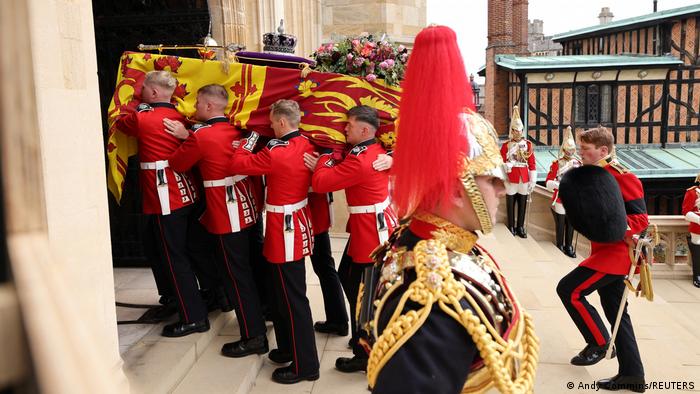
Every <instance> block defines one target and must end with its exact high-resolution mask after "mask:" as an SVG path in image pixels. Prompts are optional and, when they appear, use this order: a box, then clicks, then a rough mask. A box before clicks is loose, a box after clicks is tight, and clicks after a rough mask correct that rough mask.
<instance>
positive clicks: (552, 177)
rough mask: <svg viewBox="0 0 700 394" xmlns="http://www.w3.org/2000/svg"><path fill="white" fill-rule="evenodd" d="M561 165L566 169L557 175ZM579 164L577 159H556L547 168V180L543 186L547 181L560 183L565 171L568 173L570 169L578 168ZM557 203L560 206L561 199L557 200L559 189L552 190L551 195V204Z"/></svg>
mask: <svg viewBox="0 0 700 394" xmlns="http://www.w3.org/2000/svg"><path fill="white" fill-rule="evenodd" d="M560 162H561V163H562V164H563V165H564V166H566V165H568V168H566V170H565V171H564V172H562V173H561V174H559V163H560ZM580 166H581V162H580V161H579V160H578V159H575V158H571V159H569V160H564V159H557V160H554V161H552V165H551V166H549V173H547V178H546V179H545V181H544V184H545V185H546V184H547V182H549V181H557V182H561V178H562V176H564V174H565V173H566V171H569V170H570V169H572V168H576V167H580ZM555 202H558V203H560V204H561V199H560V198H559V188H556V189H554V193H552V203H555Z"/></svg>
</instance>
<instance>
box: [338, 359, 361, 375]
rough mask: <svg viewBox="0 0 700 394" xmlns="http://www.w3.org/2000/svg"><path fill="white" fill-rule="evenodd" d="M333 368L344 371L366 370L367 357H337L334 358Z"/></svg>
mask: <svg viewBox="0 0 700 394" xmlns="http://www.w3.org/2000/svg"><path fill="white" fill-rule="evenodd" d="M335 369H337V370H338V371H340V372H345V373H350V372H359V371H367V358H364V357H357V356H353V357H352V358H350V357H338V358H337V359H336V360H335Z"/></svg>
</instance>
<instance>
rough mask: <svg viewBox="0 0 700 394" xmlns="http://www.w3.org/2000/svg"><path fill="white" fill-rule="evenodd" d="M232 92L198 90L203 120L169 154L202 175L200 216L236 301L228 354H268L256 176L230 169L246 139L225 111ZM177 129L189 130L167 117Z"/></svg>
mask: <svg viewBox="0 0 700 394" xmlns="http://www.w3.org/2000/svg"><path fill="white" fill-rule="evenodd" d="M227 104H228V93H227V92H226V88H224V87H223V86H221V85H206V86H203V87H202V88H200V89H199V91H198V92H197V103H196V105H195V108H196V112H195V114H194V116H195V118H196V119H197V120H199V121H202V122H204V123H200V124H196V125H194V126H193V127H192V134H191V135H190V136H189V137H187V139H186V140H185V142H184V143H183V144H182V145H181V146H180V148H178V150H177V151H175V153H173V154H172V155H171V156H170V158H169V160H168V161H169V163H170V167H171V168H173V169H174V170H176V171H188V170H189V169H191V168H192V167H193V166H194V165H197V166H198V167H199V171H200V173H201V175H202V178H203V186H204V195H205V197H206V210H205V211H204V214H203V215H202V216H201V218H200V221H201V222H202V223H203V224H204V227H205V228H206V229H207V231H208V232H209V233H211V234H213V235H215V237H216V240H215V248H216V251H217V260H218V261H219V271H220V273H221V277H222V282H223V284H224V288H225V290H226V295H227V298H228V299H229V300H230V301H231V303H232V304H233V305H234V306H235V310H236V316H237V317H238V325H239V328H240V333H241V339H240V340H239V341H236V342H232V343H227V344H225V345H224V346H223V348H222V349H221V352H222V354H223V355H225V356H229V357H243V356H246V355H249V354H264V353H267V350H268V346H267V337H266V331H267V330H266V328H265V321H264V320H263V316H262V310H261V308H260V300H259V298H258V290H257V288H256V286H255V281H254V279H253V272H252V266H251V264H250V252H249V246H250V242H249V234H250V230H251V226H253V225H254V224H255V223H256V220H257V216H258V214H257V205H258V203H259V202H258V201H257V200H256V193H255V191H254V190H253V184H252V182H251V180H250V179H249V178H248V177H247V176H245V175H237V174H232V173H231V172H230V170H229V164H230V161H231V156H233V147H232V146H231V143H232V142H233V141H234V140H239V139H240V138H241V132H240V131H238V130H236V129H235V128H234V127H233V126H232V125H231V124H230V123H229V120H228V118H226V116H225V115H224V111H225V109H226V105H227ZM165 125H166V128H167V129H168V130H169V131H172V132H173V133H179V134H182V133H183V132H184V133H187V131H186V130H185V128H184V126H183V125H182V123H179V122H173V121H169V120H167V121H166V122H165Z"/></svg>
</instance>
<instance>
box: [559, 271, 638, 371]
mask: <svg viewBox="0 0 700 394" xmlns="http://www.w3.org/2000/svg"><path fill="white" fill-rule="evenodd" d="M594 291H598V295H599V296H600V304H601V306H602V307H603V311H604V312H605V317H606V318H607V319H608V322H610V325H611V326H612V325H613V324H615V319H616V317H617V311H618V309H619V307H620V301H622V295H623V293H624V291H625V283H624V276H623V275H610V274H605V273H603V272H598V271H595V270H592V269H590V268H586V267H576V268H574V270H573V271H571V272H570V273H569V274H567V275H566V276H565V277H563V278H562V279H561V280H560V281H559V285H557V294H559V298H561V301H562V303H564V306H565V307H566V310H567V312H569V315H570V316H571V319H572V320H573V321H574V324H576V327H578V330H579V331H580V332H581V335H583V338H584V339H585V340H586V343H587V344H589V345H594V346H603V345H605V344H607V343H608V342H609V341H610V335H609V334H608V330H607V328H606V327H605V325H604V324H603V321H602V319H601V318H600V315H599V314H598V311H596V309H595V308H594V307H593V306H592V305H591V304H590V303H588V301H587V300H586V298H585V297H586V296H587V295H589V294H591V293H592V292H594ZM615 350H616V351H617V359H618V363H619V370H618V373H619V374H620V375H626V376H644V367H643V366H642V360H641V357H640V355H639V348H638V347H637V340H636V338H635V336H634V329H633V328H632V320H631V319H630V316H629V314H628V313H627V305H625V308H624V310H623V313H622V318H621V319H620V328H619V330H618V332H617V337H616V338H615Z"/></svg>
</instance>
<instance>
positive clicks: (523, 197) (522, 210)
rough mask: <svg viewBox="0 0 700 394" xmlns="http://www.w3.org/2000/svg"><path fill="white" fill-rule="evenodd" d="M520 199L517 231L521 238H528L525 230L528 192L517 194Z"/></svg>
mask: <svg viewBox="0 0 700 394" xmlns="http://www.w3.org/2000/svg"><path fill="white" fill-rule="evenodd" d="M515 196H516V197H517V199H518V223H517V224H516V226H515V233H516V234H517V235H518V236H519V237H520V238H527V231H525V214H526V212H527V194H516V195H515Z"/></svg>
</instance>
